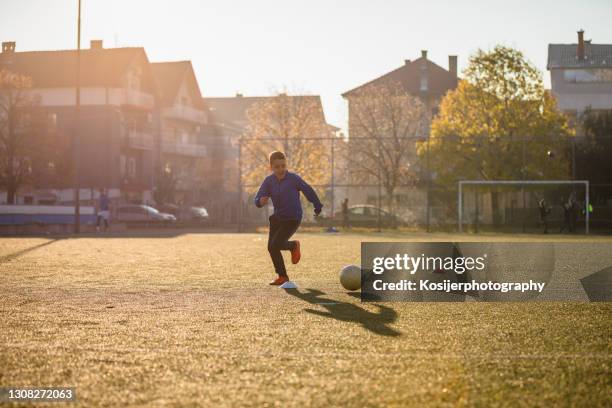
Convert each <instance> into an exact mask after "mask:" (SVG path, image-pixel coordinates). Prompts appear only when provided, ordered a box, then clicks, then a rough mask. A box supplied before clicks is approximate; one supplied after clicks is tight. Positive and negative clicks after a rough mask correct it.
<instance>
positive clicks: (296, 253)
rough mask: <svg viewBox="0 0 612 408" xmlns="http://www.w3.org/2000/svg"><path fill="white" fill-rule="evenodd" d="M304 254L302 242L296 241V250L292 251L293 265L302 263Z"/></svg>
mask: <svg viewBox="0 0 612 408" xmlns="http://www.w3.org/2000/svg"><path fill="white" fill-rule="evenodd" d="M301 257H302V253H301V252H300V241H295V248H293V249H292V250H291V263H292V264H296V263H298V262H300V258H301Z"/></svg>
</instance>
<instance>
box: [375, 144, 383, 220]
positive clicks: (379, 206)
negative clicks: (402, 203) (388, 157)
mask: <svg viewBox="0 0 612 408" xmlns="http://www.w3.org/2000/svg"><path fill="white" fill-rule="evenodd" d="M381 160H382V152H381V150H380V140H379V141H378V211H376V212H377V214H378V217H377V218H378V219H377V224H378V232H382V225H381V224H382V223H381V219H380V216H381V214H380V211H381V209H382V201H381V196H382V192H381V188H382V187H381V182H382V180H381V179H382V172H381V169H380V167H381V166H382V162H381Z"/></svg>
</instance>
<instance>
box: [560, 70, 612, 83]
mask: <svg viewBox="0 0 612 408" xmlns="http://www.w3.org/2000/svg"><path fill="white" fill-rule="evenodd" d="M563 80H564V81H565V82H569V83H588V82H598V83H602V82H604V83H612V69H566V70H564V71H563Z"/></svg>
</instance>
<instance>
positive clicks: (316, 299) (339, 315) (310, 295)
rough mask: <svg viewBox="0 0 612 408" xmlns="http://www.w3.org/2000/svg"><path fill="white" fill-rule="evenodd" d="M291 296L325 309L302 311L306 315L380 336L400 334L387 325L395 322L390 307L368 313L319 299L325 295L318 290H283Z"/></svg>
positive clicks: (322, 298)
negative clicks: (332, 320)
mask: <svg viewBox="0 0 612 408" xmlns="http://www.w3.org/2000/svg"><path fill="white" fill-rule="evenodd" d="M285 291H286V292H287V293H288V294H290V295H291V296H295V297H297V298H299V299H302V300H304V301H306V302H308V303H310V304H313V305H320V306H323V307H324V308H325V309H327V311H326V312H322V311H319V310H314V309H304V310H305V311H306V312H308V313H312V314H314V315H317V316H324V317H332V318H334V319H336V320H341V321H344V322H353V323H359V324H360V325H361V326H363V327H364V328H365V329H367V330H369V331H371V332H373V333H376V334H379V335H381V336H399V335H401V333H400V332H399V331H397V330H395V329H393V328H392V327H389V324H391V323H393V322H394V321H395V320H397V312H396V311H395V310H393V309H391V308H390V307H387V306H383V305H378V304H377V305H376V307H378V309H379V311H378V313H373V312H369V311H367V310H366V309H363V308H361V307H359V306H357V305H355V304H353V303H348V302H342V301H340V300H336V299H329V298H324V297H321V296H322V295H325V293H323V292H321V291H320V290H318V289H306V292H300V291H298V290H297V289H286V290H285Z"/></svg>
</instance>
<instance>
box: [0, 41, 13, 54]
mask: <svg viewBox="0 0 612 408" xmlns="http://www.w3.org/2000/svg"><path fill="white" fill-rule="evenodd" d="M12 52H15V41H6V42H3V43H2V53H3V54H4V53H6V54H9V53H12Z"/></svg>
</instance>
